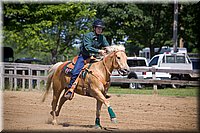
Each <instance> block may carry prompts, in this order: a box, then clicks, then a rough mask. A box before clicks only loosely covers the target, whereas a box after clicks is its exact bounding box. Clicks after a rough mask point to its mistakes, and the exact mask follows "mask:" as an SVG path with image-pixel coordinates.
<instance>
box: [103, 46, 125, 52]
mask: <svg viewBox="0 0 200 133" xmlns="http://www.w3.org/2000/svg"><path fill="white" fill-rule="evenodd" d="M105 48H106V52H107V53H111V52H115V51H120V50H122V51H125V47H124V45H111V46H107V47H105Z"/></svg>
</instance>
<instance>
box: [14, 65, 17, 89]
mask: <svg viewBox="0 0 200 133" xmlns="http://www.w3.org/2000/svg"><path fill="white" fill-rule="evenodd" d="M14 75H17V67H16V66H14ZM16 90H17V78H14V91H16Z"/></svg>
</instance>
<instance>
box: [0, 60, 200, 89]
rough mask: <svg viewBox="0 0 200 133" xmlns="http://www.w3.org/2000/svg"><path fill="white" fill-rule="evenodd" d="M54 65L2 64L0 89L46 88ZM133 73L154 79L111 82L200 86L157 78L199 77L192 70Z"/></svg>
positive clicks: (155, 85)
mask: <svg viewBox="0 0 200 133" xmlns="http://www.w3.org/2000/svg"><path fill="white" fill-rule="evenodd" d="M51 67H52V65H38V64H26V63H2V62H1V63H0V75H1V76H0V85H1V86H0V87H1V88H0V89H1V90H3V89H5V85H8V86H9V87H8V88H9V89H11V90H17V88H22V90H25V89H28V90H31V89H34V88H35V89H41V84H43V85H44V86H45V84H46V80H47V74H48V70H49V69H50V68H51ZM131 71H137V72H138V71H140V72H152V74H153V75H152V77H153V78H152V79H127V78H123V79H122V78H118V79H117V78H114V79H111V82H112V81H114V82H123V83H132V82H133V83H145V84H153V85H154V90H157V85H161V84H178V85H191V86H199V81H186V80H159V79H156V77H155V72H167V73H176V74H180V73H181V74H195V75H198V76H199V72H197V71H191V70H177V69H156V68H152V67H147V68H131Z"/></svg>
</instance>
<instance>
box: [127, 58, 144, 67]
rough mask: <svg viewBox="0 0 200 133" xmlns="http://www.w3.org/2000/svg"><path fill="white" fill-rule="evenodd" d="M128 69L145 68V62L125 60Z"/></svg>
mask: <svg viewBox="0 0 200 133" xmlns="http://www.w3.org/2000/svg"><path fill="white" fill-rule="evenodd" d="M127 64H128V66H129V67H137V66H146V63H145V60H127Z"/></svg>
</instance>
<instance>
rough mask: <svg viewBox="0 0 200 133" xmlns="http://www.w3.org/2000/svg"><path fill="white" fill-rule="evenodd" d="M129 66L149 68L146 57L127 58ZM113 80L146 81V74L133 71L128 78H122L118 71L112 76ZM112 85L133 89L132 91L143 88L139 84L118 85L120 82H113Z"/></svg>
mask: <svg viewBox="0 0 200 133" xmlns="http://www.w3.org/2000/svg"><path fill="white" fill-rule="evenodd" d="M127 64H128V65H129V67H130V68H131V67H134V68H137V67H140V68H142V67H147V65H148V63H147V59H146V58H144V57H128V58H127ZM112 78H122V79H123V78H128V79H131V78H134V79H144V73H143V72H137V71H131V72H130V73H129V74H128V75H127V76H121V75H120V74H119V73H118V71H117V70H114V71H113V72H112V75H111V79H112ZM111 85H120V86H121V87H123V88H131V89H138V88H142V85H141V84H138V83H118V82H111Z"/></svg>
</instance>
